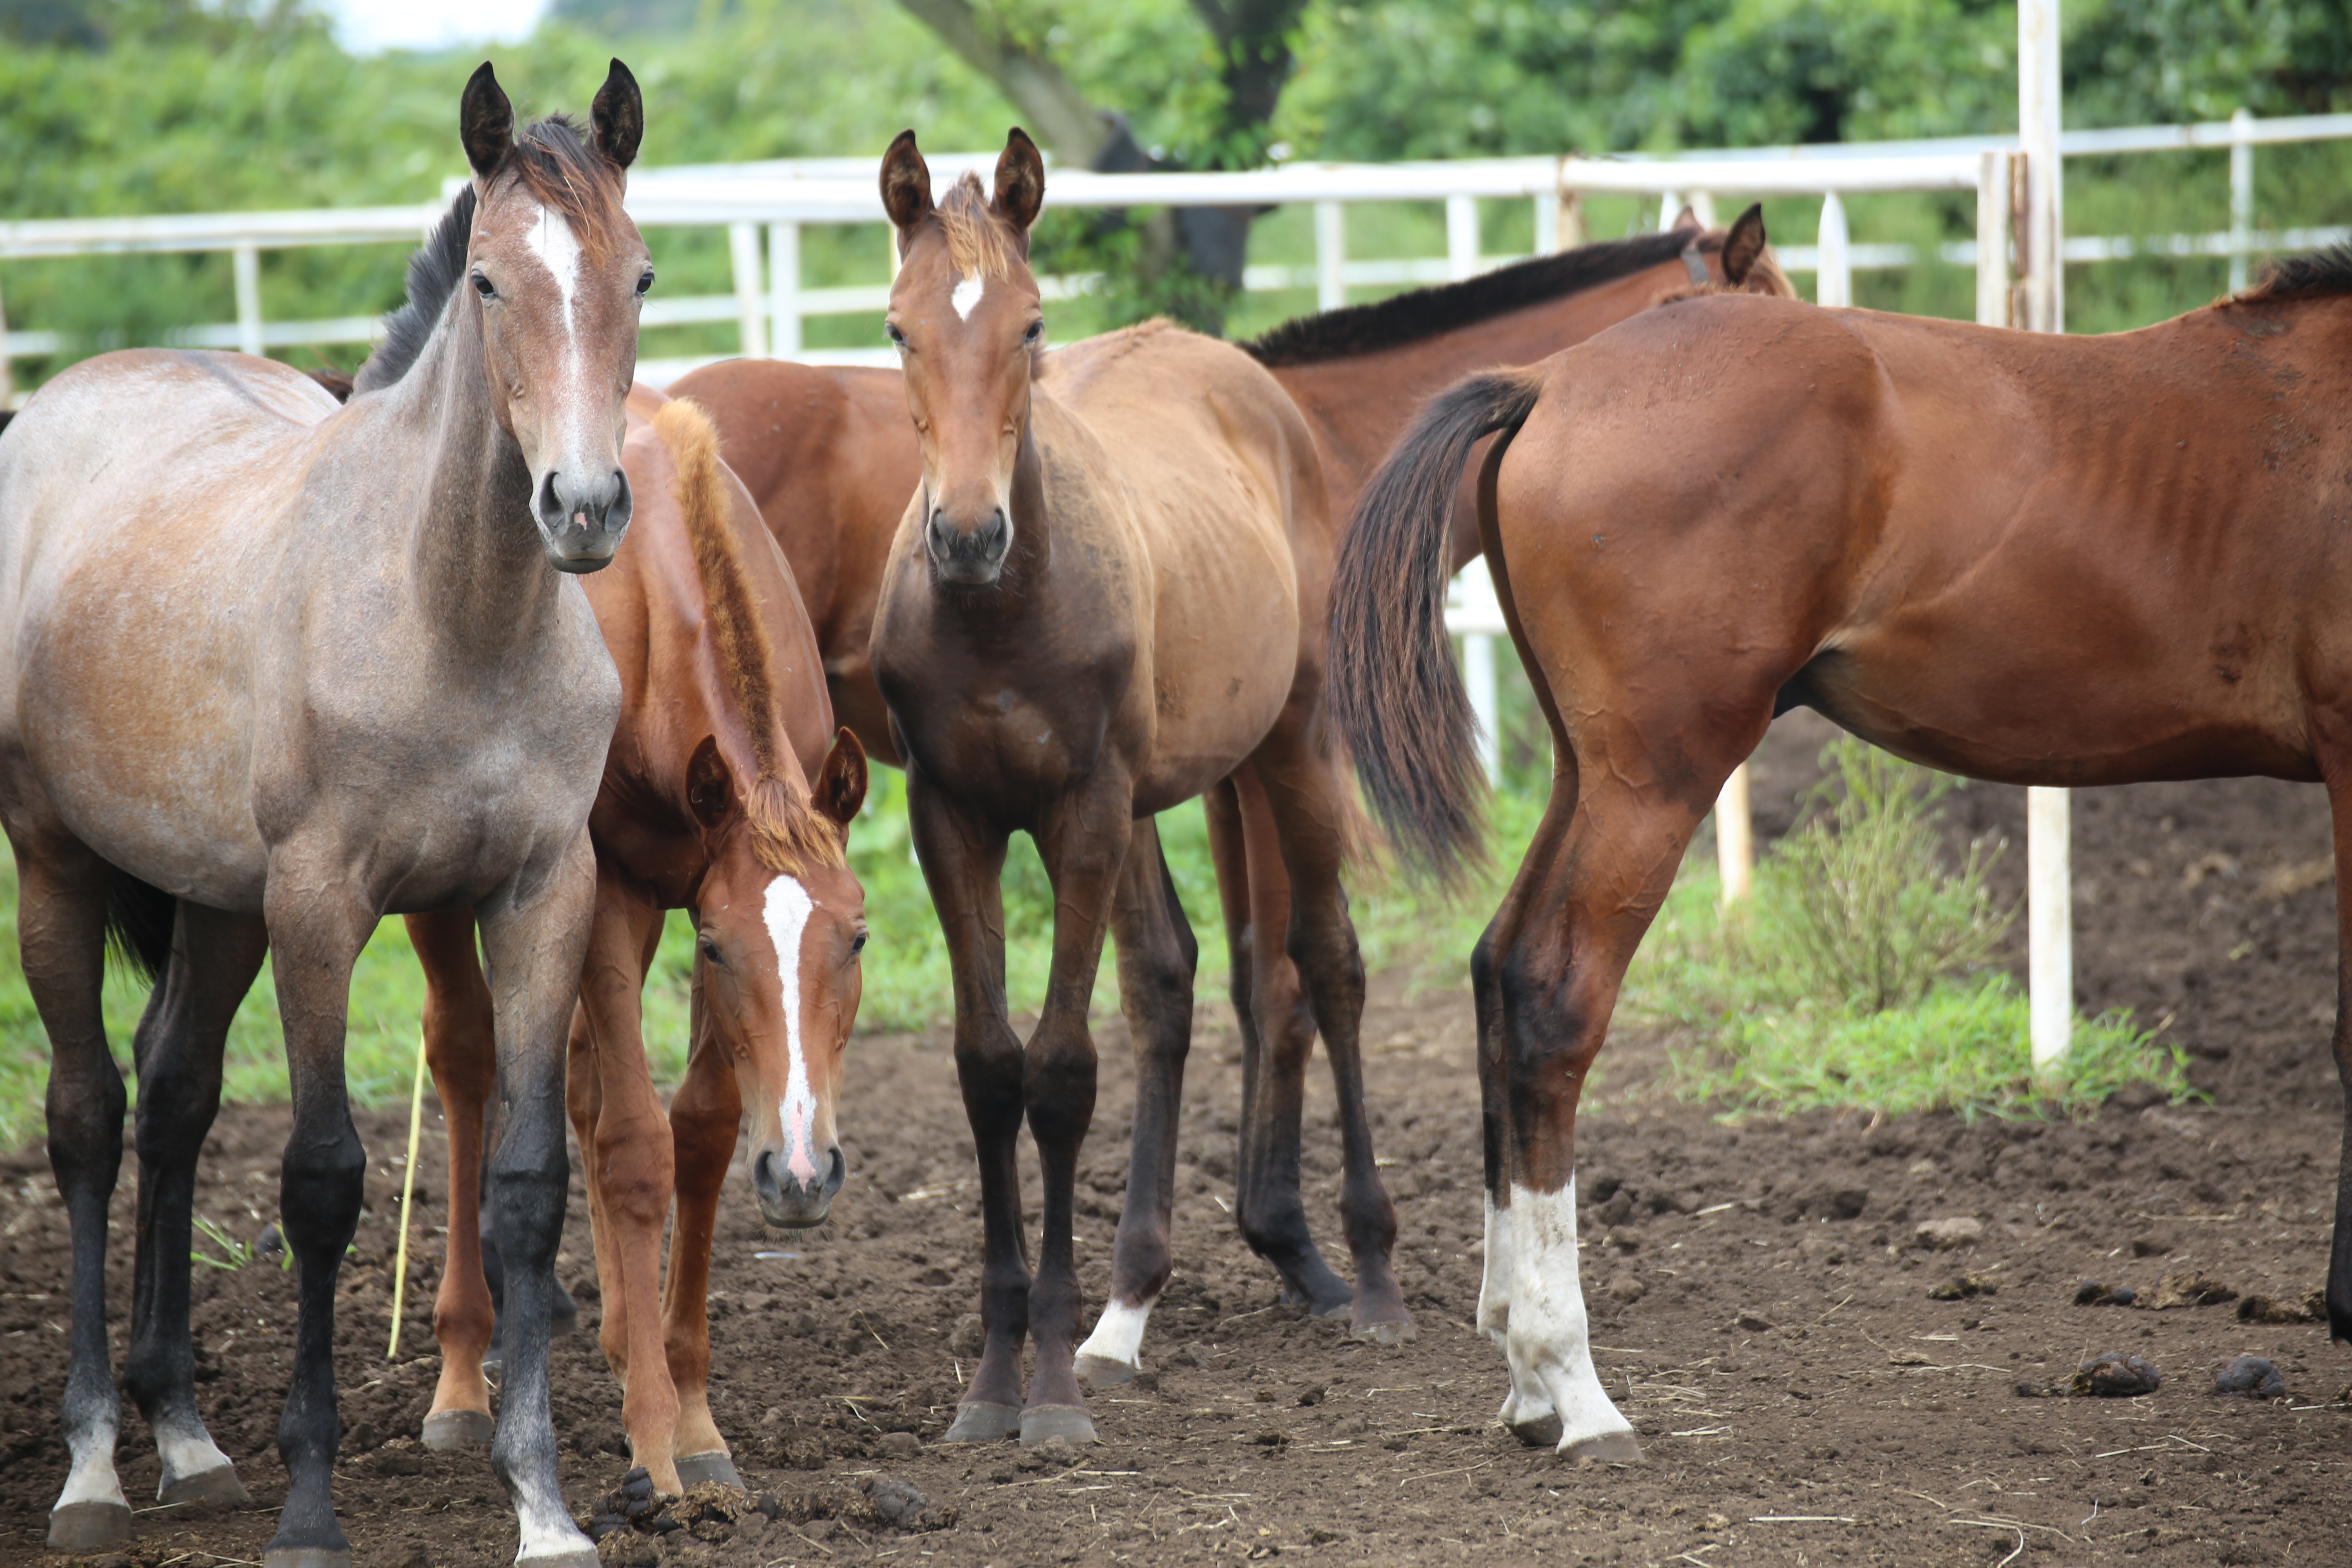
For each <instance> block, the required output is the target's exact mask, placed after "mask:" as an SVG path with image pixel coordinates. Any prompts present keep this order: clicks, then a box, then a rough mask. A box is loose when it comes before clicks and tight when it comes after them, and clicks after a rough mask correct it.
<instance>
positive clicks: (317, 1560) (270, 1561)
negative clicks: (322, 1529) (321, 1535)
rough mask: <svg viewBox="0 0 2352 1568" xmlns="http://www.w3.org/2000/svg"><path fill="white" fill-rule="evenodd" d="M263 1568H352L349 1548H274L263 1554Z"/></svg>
mask: <svg viewBox="0 0 2352 1568" xmlns="http://www.w3.org/2000/svg"><path fill="white" fill-rule="evenodd" d="M261 1568H352V1549H351V1548H350V1547H348V1546H273V1547H270V1548H269V1549H268V1551H266V1552H263V1553H262V1554H261Z"/></svg>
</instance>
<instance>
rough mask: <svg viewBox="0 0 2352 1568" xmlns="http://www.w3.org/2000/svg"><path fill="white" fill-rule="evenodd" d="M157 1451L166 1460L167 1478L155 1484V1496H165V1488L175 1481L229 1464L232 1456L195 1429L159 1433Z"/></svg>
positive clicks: (164, 1472)
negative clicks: (191, 1430)
mask: <svg viewBox="0 0 2352 1568" xmlns="http://www.w3.org/2000/svg"><path fill="white" fill-rule="evenodd" d="M155 1452H156V1453H157V1455H159V1456H160V1457H161V1458H163V1477H162V1478H161V1479H159V1480H158V1481H157V1482H156V1483H155V1495H156V1496H157V1497H162V1496H163V1489H164V1488H165V1487H168V1486H170V1485H171V1484H172V1483H173V1481H184V1480H186V1479H188V1478H189V1477H190V1476H201V1475H203V1474H204V1473H205V1471H207V1470H217V1469H220V1468H223V1467H224V1466H226V1465H227V1463H228V1456H227V1455H226V1454H224V1453H222V1452H221V1451H220V1448H219V1447H218V1446H217V1445H216V1444H215V1443H214V1442H213V1440H212V1439H211V1438H210V1437H207V1436H203V1435H202V1434H201V1433H194V1432H158V1433H156V1434H155Z"/></svg>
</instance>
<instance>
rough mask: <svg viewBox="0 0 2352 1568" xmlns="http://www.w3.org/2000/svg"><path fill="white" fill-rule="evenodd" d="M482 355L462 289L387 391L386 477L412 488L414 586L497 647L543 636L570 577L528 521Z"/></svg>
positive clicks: (458, 629)
mask: <svg viewBox="0 0 2352 1568" xmlns="http://www.w3.org/2000/svg"><path fill="white" fill-rule="evenodd" d="M461 292H462V291H461ZM483 353H484V349H483V343H482V332H481V316H480V314H479V312H478V310H475V309H472V308H470V302H469V301H467V300H464V299H463V298H458V299H453V300H451V302H450V305H449V308H448V311H447V313H446V314H445V315H444V316H443V318H442V321H441V324H440V326H439V327H438V328H437V329H436V331H435V332H434V334H433V337H432V339H431V341H430V342H427V343H426V344H425V352H424V353H422V354H420V355H419V356H418V357H417V361H416V363H415V364H414V365H413V366H411V367H410V368H409V371H408V374H406V375H404V376H403V377H401V379H400V380H399V381H398V382H395V383H394V384H393V385H391V386H389V387H386V388H385V389H384V391H383V397H384V399H385V400H386V402H387V403H389V404H391V405H393V406H392V407H391V408H389V409H387V411H386V412H387V413H388V414H389V415H390V416H391V417H390V418H389V419H388V420H387V421H386V425H385V428H384V430H383V437H384V440H383V445H384V448H385V458H386V462H385V465H384V474H385V481H386V482H387V483H388V484H390V485H392V486H394V488H395V489H397V490H399V491H401V492H403V493H404V496H405V497H406V498H407V499H406V500H405V501H404V504H403V508H402V510H404V511H405V512H406V513H407V516H408V521H409V526H410V536H409V547H408V558H409V587H410V591H411V593H412V594H413V595H414V596H415V598H416V599H417V600H419V601H420V602H422V603H423V604H425V605H427V606H429V608H430V612H431V618H432V619H433V620H435V621H436V622H438V623H439V624H440V625H441V626H443V627H444V628H445V629H446V630H447V631H448V632H450V633H451V634H452V635H454V636H455V637H458V638H460V639H461V640H464V641H467V642H468V643H478V644H482V645H485V646H488V645H505V644H511V643H515V642H520V641H528V640H530V638H532V637H536V636H537V635H538V633H539V631H540V629H541V626H543V624H544V622H545V619H546V616H548V614H549V613H550V611H551V607H552V606H553V605H554V603H555V595H556V593H557V590H558V588H559V587H560V586H561V578H560V577H559V575H558V574H556V573H555V572H554V571H553V570H552V569H551V568H550V567H549V565H548V564H547V557H546V552H545V551H544V549H543V547H542V546H541V542H540V538H539V531H538V529H537V528H535V527H534V526H533V525H532V523H531V519H530V467H529V466H528V465H527V464H526V463H525V462H524V461H523V456H522V448H521V447H519V446H517V445H516V444H515V439H514V437H512V436H509V434H507V432H506V431H505V430H504V429H503V428H502V427H501V426H499V420H498V414H497V412H496V410H495V409H494V408H493V407H492V406H491V403H490V393H489V382H488V376H487V375H486V374H484V370H483V364H482V359H483Z"/></svg>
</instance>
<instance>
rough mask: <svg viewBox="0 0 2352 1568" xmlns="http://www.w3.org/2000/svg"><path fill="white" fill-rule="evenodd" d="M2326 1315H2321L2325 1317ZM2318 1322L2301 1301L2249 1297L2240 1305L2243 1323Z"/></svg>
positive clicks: (2240, 1317)
mask: <svg viewBox="0 0 2352 1568" xmlns="http://www.w3.org/2000/svg"><path fill="white" fill-rule="evenodd" d="M2320 1316H2321V1317H2325V1316H2326V1313H2324V1312H2323V1313H2321V1314H2320ZM2238 1321H2240V1322H2242V1323H2309V1322H2315V1321H2318V1320H2317V1319H2316V1318H2315V1317H2314V1316H2313V1315H2312V1313H2311V1312H2310V1311H2309V1310H2308V1309H2306V1308H2305V1305H2304V1303H2302V1302H2300V1301H2282V1300H2279V1299H2278V1298H2277V1297H2275V1296H2249V1297H2247V1298H2246V1299H2245V1300H2242V1301H2240V1302H2239V1303H2238Z"/></svg>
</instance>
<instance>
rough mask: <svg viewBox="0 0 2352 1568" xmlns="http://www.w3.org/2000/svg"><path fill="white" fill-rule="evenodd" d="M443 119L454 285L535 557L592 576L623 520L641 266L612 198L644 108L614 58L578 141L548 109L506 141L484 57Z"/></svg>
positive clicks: (637, 241)
mask: <svg viewBox="0 0 2352 1568" xmlns="http://www.w3.org/2000/svg"><path fill="white" fill-rule="evenodd" d="M459 123H460V128H461V131H462V133H463V136H464V139H465V143H466V157H467V161H468V162H469V163H472V164H473V166H474V229H473V234H472V236H471V237H470V240H469V242H468V244H467V252H466V265H467V278H466V285H465V286H466V287H467V289H470V290H471V291H472V292H473V293H474V295H475V296H476V297H477V301H476V302H477V304H478V308H479V310H480V311H481V319H482V342H483V350H484V357H485V361H486V363H485V364H484V366H483V369H484V373H485V374H486V375H487V376H488V382H489V388H490V397H491V400H492V403H493V405H494V407H495V408H496V411H497V415H498V420H499V425H500V426H502V427H503V428H504V429H505V430H506V431H507V433H508V434H509V435H511V436H512V437H514V438H515V441H516V443H517V444H518V445H519V446H520V447H521V448H522V456H523V461H524V462H525V463H526V464H528V465H529V467H530V479H531V497H530V512H531V517H532V519H533V521H536V522H537V523H538V524H539V531H540V536H541V540H542V541H543V542H544V543H545V545H546V549H547V558H548V560H549V561H550V562H551V563H553V564H554V565H555V567H556V569H557V570H558V571H562V572H593V571H595V570H596V569H597V568H598V567H600V566H603V565H604V563H607V562H609V561H610V560H612V558H613V552H614V549H616V548H617V547H618V546H619V544H620V542H621V535H622V534H623V533H624V532H625V531H627V529H628V526H629V481H628V479H627V477H626V476H625V475H624V474H623V472H622V471H621V439H622V436H623V434H624V426H625V420H624V416H623V412H622V410H623V405H624V403H625V400H626V399H627V397H628V395H629V384H630V382H631V380H632V379H633V378H634V377H635V374H636V367H637V311H638V307H639V302H640V301H641V300H643V299H644V298H645V293H646V289H650V288H652V287H653V281H654V272H653V268H652V266H651V265H650V263H649V262H648V261H647V260H646V245H645V241H644V240H643V239H642V238H640V237H638V234H637V229H636V226H635V224H633V223H631V222H630V221H629V216H628V214H627V213H625V212H624V211H623V210H622V208H621V193H622V188H623V185H624V183H625V177H626V176H625V171H626V170H627V168H628V166H629V163H630V162H631V161H632V160H634V159H635V157H636V155H637V142H638V141H639V140H640V139H641V137H642V136H643V134H644V132H645V106H644V104H643V103H642V101H641V100H639V98H638V96H637V82H636V79H635V77H633V76H631V75H630V74H629V68H628V67H626V66H625V65H623V64H622V63H621V62H620V61H618V60H614V62H613V65H612V70H611V73H610V74H609V75H608V76H607V77H606V78H605V80H604V87H603V89H601V90H599V91H598V92H597V94H596V101H595V104H594V106H593V108H592V109H591V110H589V132H588V135H587V136H586V138H585V139H583V138H582V136H581V135H580V133H579V132H578V131H577V130H576V129H574V128H573V126H572V123H571V122H570V121H567V120H565V119H564V118H563V117H562V116H561V115H556V116H551V117H550V118H548V119H546V120H542V121H538V122H537V123H535V124H533V125H531V126H530V127H529V128H528V129H527V130H525V131H524V132H522V134H521V135H520V137H518V136H517V135H516V134H515V127H514V109H513V107H512V106H511V105H510V104H509V103H508V102H507V95H506V94H505V93H504V92H502V91H500V90H499V84H498V79H497V78H496V77H494V76H492V75H491V74H490V68H489V66H488V64H487V63H486V64H484V65H483V66H482V68H480V69H479V70H477V71H476V72H475V73H474V76H473V79H472V80H471V81H468V82H467V84H466V96H465V100H464V102H463V105H462V107H461V108H460V110H459Z"/></svg>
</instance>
